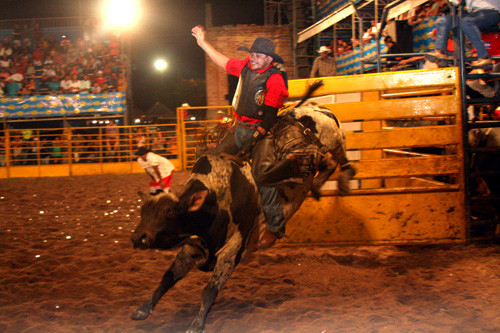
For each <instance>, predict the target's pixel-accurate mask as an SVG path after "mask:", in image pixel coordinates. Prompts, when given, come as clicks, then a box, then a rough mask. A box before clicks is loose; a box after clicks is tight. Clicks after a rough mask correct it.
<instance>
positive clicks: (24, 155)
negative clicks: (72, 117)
mask: <svg viewBox="0 0 500 333" xmlns="http://www.w3.org/2000/svg"><path fill="white" fill-rule="evenodd" d="M178 134H179V133H178V131H177V125H176V124H161V125H146V126H116V127H114V129H110V128H109V127H108V128H107V127H71V128H64V129H61V128H50V129H21V130H19V129H15V130H13V129H7V130H3V131H0V167H6V168H7V169H8V168H12V167H16V166H29V165H33V166H36V165H38V166H41V165H51V164H69V165H71V164H81V163H116V162H130V161H135V159H136V157H135V151H136V150H137V149H138V147H140V146H146V147H148V148H149V149H151V150H152V151H154V152H156V153H158V154H160V155H163V156H165V157H167V158H173V159H175V158H177V157H178Z"/></svg>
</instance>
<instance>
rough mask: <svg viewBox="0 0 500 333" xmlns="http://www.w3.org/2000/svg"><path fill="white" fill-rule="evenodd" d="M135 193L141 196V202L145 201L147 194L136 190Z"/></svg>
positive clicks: (147, 197)
mask: <svg viewBox="0 0 500 333" xmlns="http://www.w3.org/2000/svg"><path fill="white" fill-rule="evenodd" d="M137 194H139V196H140V197H141V199H142V201H143V202H146V201H147V200H148V199H149V195H147V194H146V193H144V192H142V191H138V192H137Z"/></svg>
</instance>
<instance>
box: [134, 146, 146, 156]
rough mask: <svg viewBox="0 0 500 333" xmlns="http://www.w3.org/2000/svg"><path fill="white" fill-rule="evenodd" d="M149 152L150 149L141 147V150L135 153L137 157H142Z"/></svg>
mask: <svg viewBox="0 0 500 333" xmlns="http://www.w3.org/2000/svg"><path fill="white" fill-rule="evenodd" d="M149 152H150V150H149V149H148V148H146V147H144V146H142V147H139V149H138V150H137V151H136V152H135V155H136V156H142V155H144V154H147V153H149Z"/></svg>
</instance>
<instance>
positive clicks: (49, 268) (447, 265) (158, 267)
mask: <svg viewBox="0 0 500 333" xmlns="http://www.w3.org/2000/svg"><path fill="white" fill-rule="evenodd" d="M186 178H187V174H186V173H177V174H175V175H174V180H173V183H174V185H173V188H174V189H175V188H177V189H178V188H179V187H180V186H181V185H182V184H183V183H184V182H185V179H186ZM147 182H148V177H147V176H146V175H145V174H131V175H100V176H82V177H64V178H40V179H38V178H30V179H11V180H8V179H7V180H0V223H1V226H0V253H1V255H0V332H16V333H17V332H183V331H185V330H186V329H187V328H188V327H189V324H190V322H191V320H192V319H193V318H194V316H195V315H196V313H197V312H198V309H199V304H200V298H201V291H202V289H203V287H204V285H205V283H206V281H207V280H208V278H209V276H210V275H209V273H201V272H198V271H193V272H191V273H189V274H188V276H187V277H186V278H185V279H184V280H182V281H180V282H179V283H178V284H177V285H176V286H175V287H174V288H173V289H172V290H171V291H169V292H168V293H167V294H166V295H165V296H164V297H163V299H162V300H161V301H160V303H159V304H158V306H157V307H156V309H155V311H154V312H153V314H152V315H151V316H150V318H148V319H146V320H144V321H133V320H131V319H130V315H131V313H132V311H133V310H134V309H135V308H136V307H137V306H139V305H140V304H141V303H142V302H143V301H144V300H145V299H146V298H147V297H149V295H150V293H151V292H152V290H153V289H154V288H155V287H156V285H157V284H158V282H159V281H160V279H161V277H162V275H163V273H164V271H165V270H166V268H167V267H168V265H169V262H170V261H171V260H172V259H173V257H174V255H175V251H154V250H148V251H140V250H134V249H133V248H132V246H131V242H130V240H129V237H130V234H131V231H132V230H133V229H134V227H135V226H136V224H137V223H138V221H139V218H138V215H139V208H140V204H141V203H140V202H139V197H138V195H137V191H138V190H139V189H143V190H145V189H147ZM206 332H222V333H225V332H227V333H229V332H231V333H234V332H268V333H269V332H304V333H305V332H307V333H309V332H318V333H321V332H325V333H326V332H500V245H499V244H491V243H490V244H471V245H452V246H442V245H441V246H360V247H319V248H318V247H295V248H290V247H276V248H272V249H269V250H266V251H261V252H258V253H255V254H254V256H253V260H251V261H247V262H244V263H242V264H240V265H239V266H238V267H237V268H236V270H235V272H234V274H233V276H232V277H231V279H230V280H229V281H228V283H227V284H226V286H225V287H224V288H223V290H222V291H221V293H220V295H219V297H218V299H217V301H216V303H215V305H214V307H213V308H212V310H211V312H210V314H209V316H208V321H207V326H206Z"/></svg>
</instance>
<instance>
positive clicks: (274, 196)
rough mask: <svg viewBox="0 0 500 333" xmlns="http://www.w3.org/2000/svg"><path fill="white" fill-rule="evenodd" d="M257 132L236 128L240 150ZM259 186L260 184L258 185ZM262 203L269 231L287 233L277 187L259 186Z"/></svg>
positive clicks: (235, 136)
mask: <svg viewBox="0 0 500 333" xmlns="http://www.w3.org/2000/svg"><path fill="white" fill-rule="evenodd" d="M254 132H255V130H254V129H250V128H245V127H240V126H235V128H234V134H233V137H234V141H235V143H236V146H238V148H242V147H243V146H244V145H245V143H246V142H247V141H248V140H249V139H250V137H251V136H252V135H253V133H254ZM257 185H258V184H257ZM259 191H260V197H261V202H262V211H263V212H264V216H265V217H266V220H267V229H268V230H269V231H271V232H273V233H280V232H284V231H285V224H286V221H285V216H284V215H283V208H282V207H281V202H280V199H279V196H278V190H277V189H276V187H268V186H259Z"/></svg>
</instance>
